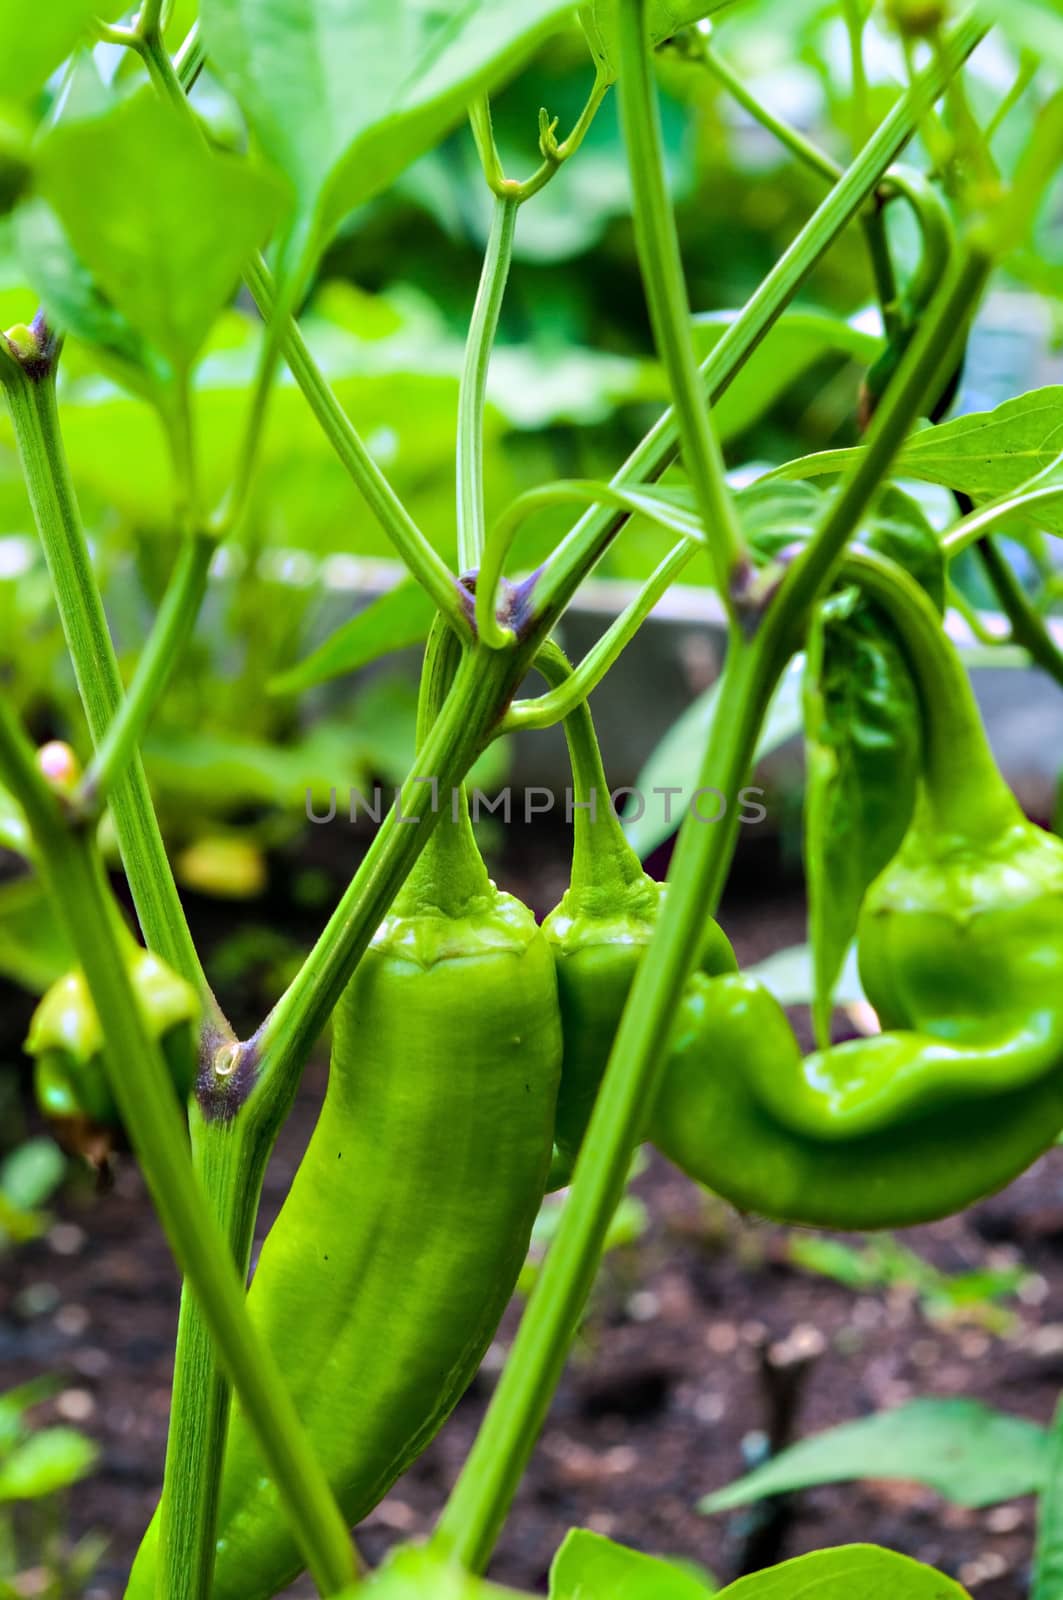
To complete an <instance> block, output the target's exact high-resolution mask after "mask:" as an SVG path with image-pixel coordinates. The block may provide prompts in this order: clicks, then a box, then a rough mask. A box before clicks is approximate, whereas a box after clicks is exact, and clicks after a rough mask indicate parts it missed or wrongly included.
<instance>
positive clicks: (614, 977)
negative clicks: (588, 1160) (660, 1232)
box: [540, 658, 737, 1188]
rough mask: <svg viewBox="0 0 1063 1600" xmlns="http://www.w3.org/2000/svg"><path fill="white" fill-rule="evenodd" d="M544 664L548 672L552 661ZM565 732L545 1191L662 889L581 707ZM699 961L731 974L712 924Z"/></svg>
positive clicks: (571, 1155) (553, 916)
mask: <svg viewBox="0 0 1063 1600" xmlns="http://www.w3.org/2000/svg"><path fill="white" fill-rule="evenodd" d="M540 661H541V664H543V665H544V669H545V670H549V663H548V662H546V663H543V662H542V658H540ZM565 734H566V738H567V740H568V747H569V758H570V762H571V765H572V779H573V789H574V798H575V801H576V806H575V807H574V809H573V819H574V830H573V848H572V879H571V883H570V885H569V887H568V889H567V890H566V891H565V894H564V895H563V896H562V899H561V901H560V903H559V904H558V905H557V906H556V907H555V909H554V910H553V911H552V912H551V913H550V915H549V916H548V917H547V918H546V921H545V922H544V923H543V933H544V934H545V935H546V938H547V940H548V941H549V943H550V945H551V948H552V949H553V952H554V958H555V961H556V963H557V988H558V999H559V1002H560V1006H561V1024H562V1032H563V1035H564V1058H563V1065H562V1069H561V1089H560V1093H559V1095H558V1101H557V1128H556V1132H555V1135H554V1137H555V1141H556V1145H557V1152H556V1156H555V1160H554V1164H553V1167H552V1168H551V1173H550V1187H551V1188H558V1187H560V1186H561V1185H562V1184H564V1183H567V1182H568V1180H569V1178H570V1176H571V1173H572V1169H573V1167H574V1166H575V1162H576V1157H577V1155H578V1154H579V1150H580V1146H581V1144H582V1142H583V1136H584V1134H585V1132H586V1130H587V1124H588V1123H589V1121H590V1118H591V1112H592V1111H593V1110H594V1102H595V1099H596V1098H597V1095H598V1090H599V1088H600V1086H601V1081H602V1077H603V1075H604V1073H605V1068H606V1065H607V1063H608V1061H609V1055H610V1052H611V1051H612V1048H613V1040H614V1039H615V1037H616V1031H617V1028H618V1027H619V1025H620V1018H621V1015H622V1013H623V1010H624V1006H625V1005H626V1003H627V997H628V995H629V993H630V991H631V985H632V983H633V982H634V979H635V973H636V971H637V970H638V965H639V962H640V961H641V959H642V956H643V953H644V951H645V949H646V946H647V945H648V944H649V942H650V939H651V938H652V937H653V933H654V929H655V928H656V926H657V918H658V915H659V913H660V909H661V905H662V903H663V898H664V893H665V886H664V885H663V884H661V883H657V882H656V881H655V880H654V879H653V878H651V877H650V876H649V875H648V873H646V872H644V871H643V869H642V863H641V862H640V861H639V858H638V856H637V855H636V854H635V852H634V850H633V849H632V848H631V845H630V844H629V843H628V841H627V838H626V837H625V834H624V830H623V828H622V827H621V825H620V822H619V820H618V818H617V816H616V813H615V812H614V810H613V809H612V803H611V801H610V798H609V789H608V785H607V783H606V778H605V772H604V770H603V768H602V760H601V755H600V753H599V750H598V745H597V741H596V739H595V735H594V726H593V723H592V720H591V714H590V708H589V707H588V706H587V704H586V702H585V701H584V702H582V703H581V704H580V705H578V706H577V707H576V709H575V710H574V711H573V712H571V713H570V714H569V716H568V717H566V719H565ZM699 960H700V965H701V968H702V970H703V971H705V972H708V973H716V972H733V971H735V970H736V966H737V963H736V962H735V957H734V951H733V950H732V949H731V944H730V941H729V939H728V938H727V935H726V934H725V933H724V931H723V929H722V928H721V927H720V926H719V925H718V924H717V923H716V922H714V921H713V920H712V918H711V917H710V918H709V919H708V920H707V922H706V927H705V932H704V936H703V940H702V947H701V954H700V957H699Z"/></svg>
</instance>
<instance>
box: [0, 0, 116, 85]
mask: <svg viewBox="0 0 1063 1600" xmlns="http://www.w3.org/2000/svg"><path fill="white" fill-rule="evenodd" d="M124 10H125V0H47V4H46V5H40V4H39V3H38V0H4V3H3V5H2V6H0V98H4V99H12V100H28V99H30V98H31V97H32V96H33V95H35V94H36V93H37V90H38V89H39V88H40V87H41V85H42V84H43V83H44V81H45V79H46V78H48V77H49V76H50V74H51V73H52V72H53V71H54V70H55V68H56V67H57V66H58V65H59V63H60V62H61V61H63V60H64V59H65V57H66V56H68V55H69V54H70V52H71V51H72V50H73V49H74V47H75V45H77V44H78V43H79V42H80V41H81V40H82V39H88V38H90V37H91V33H92V21H93V18H94V17H105V18H108V19H110V18H114V17H117V16H119V15H120V14H121V12H122V11H124Z"/></svg>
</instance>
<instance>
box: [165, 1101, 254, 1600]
mask: <svg viewBox="0 0 1063 1600" xmlns="http://www.w3.org/2000/svg"><path fill="white" fill-rule="evenodd" d="M190 1115H191V1121H192V1162H193V1166H194V1168H195V1172H196V1176H197V1178H198V1179H199V1181H200V1183H201V1184H202V1186H203V1190H204V1193H205V1194H206V1195H207V1196H209V1200H210V1209H211V1211H212V1212H213V1213H214V1216H215V1217H216V1219H217V1221H218V1224H219V1226H220V1228H221V1231H222V1233H223V1234H224V1236H225V1242H226V1247H227V1250H228V1253H229V1254H230V1255H231V1256H232V1258H233V1260H234V1262H235V1264H236V1269H237V1272H238V1273H239V1276H240V1279H241V1281H246V1278H247V1271H248V1267H249V1265H250V1260H251V1245H252V1241H253V1239H254V1232H255V1219H256V1216H257V1214H258V1201H259V1195H260V1193H261V1189H262V1179H263V1177H264V1175H265V1170H266V1164H267V1162H268V1160H269V1154H270V1150H271V1149H272V1147H273V1141H272V1139H268V1140H262V1139H261V1138H259V1139H258V1140H256V1139H255V1138H254V1130H249V1129H248V1127H247V1125H246V1124H245V1122H244V1121H243V1120H242V1119H241V1118H239V1117H236V1118H234V1119H233V1121H231V1122H223V1123H215V1124H212V1125H210V1126H209V1127H205V1126H204V1125H203V1121H202V1114H201V1113H200V1111H199V1109H198V1107H196V1106H194V1105H193V1107H192V1110H191V1113H190ZM231 1401H232V1385H231V1384H230V1382H229V1379H228V1377H227V1376H226V1373H225V1370H224V1368H223V1367H222V1366H221V1365H220V1363H219V1355H218V1348H217V1345H216V1344H215V1342H214V1335H213V1333H212V1332H211V1327H210V1322H209V1320H208V1319H207V1318H206V1317H205V1316H204V1314H203V1310H202V1308H201V1306H200V1303H199V1300H198V1299H197V1297H196V1295H195V1294H194V1293H193V1291H192V1289H191V1287H190V1285H189V1283H188V1282H187V1281H186V1282H185V1284H184V1287H183V1288H182V1291H181V1314H180V1317H179V1319H178V1323H177V1345H176V1349H175V1352H174V1379H173V1392H172V1394H171V1397H170V1427H169V1433H168V1435H167V1440H166V1469H165V1473H164V1476H163V1489H162V1498H161V1500H160V1502H159V1517H160V1524H161V1525H160V1528H159V1567H160V1571H159V1578H158V1583H159V1591H158V1592H159V1593H160V1594H165V1595H174V1596H178V1595H179V1596H181V1597H182V1600H208V1597H209V1595H210V1585H211V1579H212V1576H213V1572H214V1557H215V1551H216V1534H217V1513H218V1490H219V1486H220V1482H221V1473H222V1468H223V1466H224V1461H225V1440H226V1430H227V1428H228V1422H229V1411H230V1407H231Z"/></svg>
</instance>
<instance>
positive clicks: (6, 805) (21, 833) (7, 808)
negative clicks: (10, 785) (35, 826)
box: [0, 787, 30, 857]
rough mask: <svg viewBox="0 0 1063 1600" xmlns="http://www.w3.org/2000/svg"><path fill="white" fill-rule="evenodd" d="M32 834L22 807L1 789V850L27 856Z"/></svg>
mask: <svg viewBox="0 0 1063 1600" xmlns="http://www.w3.org/2000/svg"><path fill="white" fill-rule="evenodd" d="M29 848H30V833H29V829H28V827H27V826H26V819H25V817H24V816H23V815H22V809H21V807H20V806H19V805H18V804H17V803H16V801H15V800H14V798H13V797H12V796H11V795H10V794H8V792H7V790H6V789H4V788H3V787H0V850H13V851H14V853H15V854H16V855H18V856H23V857H25V856H27V855H28V854H29Z"/></svg>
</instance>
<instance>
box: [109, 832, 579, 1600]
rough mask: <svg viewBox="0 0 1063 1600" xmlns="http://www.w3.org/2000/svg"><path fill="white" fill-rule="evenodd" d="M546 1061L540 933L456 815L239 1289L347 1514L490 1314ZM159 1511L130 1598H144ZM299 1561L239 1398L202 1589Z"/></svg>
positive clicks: (553, 1011) (553, 1071)
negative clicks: (210, 1580) (493, 875)
mask: <svg viewBox="0 0 1063 1600" xmlns="http://www.w3.org/2000/svg"><path fill="white" fill-rule="evenodd" d="M560 1061H561V1031H560V1022H559V1017H558V1009H557V990H556V982H555V978H554V967H553V958H552V956H551V954H550V950H549V948H548V946H547V944H546V942H545V940H544V939H543V936H542V933H541V932H540V930H539V929H538V928H537V926H536V924H535V920H534V918H533V917H532V915H531V913H530V912H529V911H528V910H527V909H526V908H525V907H524V906H523V905H521V903H520V902H519V901H518V900H516V899H514V898H513V897H512V896H510V895H507V894H502V893H499V892H498V890H497V889H496V888H495V886H494V884H493V883H491V881H490V880H489V878H488V877H487V874H486V872H485V871H484V868H483V864H482V862H481V861H480V859H479V856H478V854H477V853H476V851H475V845H474V844H473V842H472V837H471V833H470V832H468V829H467V821H463V822H462V824H461V826H460V827H458V828H455V827H454V826H453V824H452V823H450V822H449V820H447V821H443V822H441V823H440V824H439V825H438V827H437V830H436V833H435V834H434V835H433V838H432V840H430V841H429V844H428V846H427V847H426V851H425V855H424V856H422V858H421V861H420V862H419V863H418V866H417V867H416V868H415V869H414V874H413V875H412V877H411V880H410V882H409V884H408V885H407V887H406V888H405V890H404V891H403V893H402V894H401V896H400V898H399V900H398V901H397V902H396V906H395V908H394V910H393V912H392V914H391V915H390V916H389V917H388V918H387V919H386V921H385V922H384V923H383V924H382V926H381V927H380V929H379V930H378V932H377V934H376V936H375V937H374V939H373V942H372V944H371V946H370V947H369V949H368V950H367V952H366V954H365V956H364V957H363V959H362V961H361V963H360V964H359V966H358V968H357V970H356V972H355V974H354V977H353V978H352V980H351V982H350V984H349V985H348V987H347V989H346V990H345V992H344V994H343V997H342V999H341V1001H340V1004H339V1006H338V1007H337V1010H336V1012H335V1016H334V1033H333V1045H332V1061H331V1067H330V1071H329V1081H328V1090H327V1093H326V1096H325V1101H324V1104H323V1107H322V1110H321V1115H320V1117H319V1120H318V1123H317V1126H316V1127H315V1129H314V1133H313V1135H312V1137H311V1140H310V1144H309V1146H308V1148H307V1151H306V1154H305V1156H304V1157H303V1160H302V1163H301V1164H300V1166H299V1169H298V1171H297V1173H296V1175H295V1179H294V1181H293V1183H292V1187H291V1190H290V1192H289V1194H288V1196H287V1199H286V1200H285V1202H284V1206H283V1208H282V1209H281V1212H280V1214H279V1216H278V1218H277V1220H276V1222H275V1223H274V1225H273V1228H272V1229H271V1231H270V1233H269V1235H268V1237H267V1239H266V1241H265V1244H264V1245H263V1247H262V1253H261V1258H260V1260H259V1263H258V1268H257V1270H256V1272H255V1275H254V1278H253V1280H252V1284H251V1289H250V1292H249V1296H248V1307H249V1310H250V1312H251V1316H252V1320H253V1321H254V1323H255V1326H256V1329H257V1331H258V1332H259V1333H260V1334H261V1335H262V1336H263V1337H264V1338H265V1339H266V1340H267V1342H268V1343H269V1346H270V1348H271V1349H272V1351H273V1353H274V1355H275V1356H276V1357H277V1359H278V1360H279V1362H280V1364H281V1367H282V1369H283V1371H284V1374H285V1377H286V1378H287V1380H288V1383H289V1385H290V1387H291V1390H292V1394H293V1396H294V1399H295V1402H296V1405H297V1407H298V1410H299V1414H300V1418H301V1420H302V1422H303V1424H304V1426H305V1428H306V1430H307V1432H308V1434H309V1436H310V1439H311V1442H312V1444H313V1446H314V1450H315V1452H316V1453H317V1455H318V1456H319V1459H320V1460H321V1462H322V1465H323V1466H324V1468H325V1471H326V1473H327V1475H328V1478H329V1481H330V1483H331V1484H332V1487H333V1489H334V1491H335V1493H336V1496H337V1498H338V1500H339V1503H340V1506H341V1507H342V1509H343V1511H344V1514H345V1515H346V1516H347V1517H348V1519H349V1520H350V1522H351V1523H352V1524H353V1523H356V1522H358V1521H359V1520H360V1519H361V1518H362V1517H364V1516H365V1515H366V1513H367V1512H368V1511H370V1510H371V1509H372V1507H373V1506H374V1505H375V1504H376V1503H377V1502H378V1501H379V1500H380V1499H381V1497H382V1496H383V1495H384V1494H385V1493H386V1492H387V1490H388V1489H389V1488H390V1486H391V1484H392V1483H394V1481H395V1479H396V1478H397V1477H398V1476H399V1475H400V1474H401V1473H402V1472H403V1471H404V1470H405V1468H406V1467H407V1466H408V1465H409V1464H410V1462H411V1461H413V1459H414V1458H415V1457H416V1456H417V1455H418V1454H419V1453H420V1452H421V1451H422V1450H423V1449H424V1447H425V1446H426V1445H427V1444H428V1442H429V1440H430V1439H431V1438H432V1437H433V1435H434V1434H435V1433H436V1432H437V1431H438V1429H439V1428H440V1426H441V1425H442V1423H443V1422H444V1420H445V1419H446V1417H447V1416H448V1415H449V1413H450V1411H451V1410H452V1409H453V1407H454V1405H455V1403H456V1402H457V1400H458V1399H459V1398H460V1396H461V1394H462V1393H463V1391H464V1390H465V1388H466V1387H467V1385H468V1383H469V1382H470V1380H471V1379H472V1377H473V1375H474V1374H475V1372H476V1369H477V1367H478V1366H479V1363H480V1360H481V1358H482V1357H483V1354H484V1352H485V1350H486V1349H487V1346H488V1344H489V1343H490V1341H491V1339H492V1337H493V1335H494V1333H495V1331H496V1329H497V1326H498V1323H499V1319H500V1318H501V1315H502V1312H503V1310H504V1309H505V1306H506V1303H507V1301H508V1300H509V1297H510V1295H511V1293H512V1291H513V1288H514V1285H515V1283H516V1280H517V1275H518V1273H519V1271H520V1268H521V1265H522V1264H523V1262H524V1259H525V1255H526V1252H527V1247H528V1242H529V1237H530V1233H531V1226H532V1222H533V1221H534V1218H535V1215H536V1212H537V1211H538V1208H539V1204H540V1201H541V1199H542V1195H543V1189H544V1184H545V1180H546V1173H547V1168H548V1165H549V1161H550V1154H551V1146H552V1136H553V1122H554V1110H555V1101H556V1096H557V1084H558V1076H559V1071H560ZM156 1524H157V1518H156ZM156 1524H153V1526H152V1529H151V1530H149V1536H148V1539H147V1541H146V1542H145V1545H144V1547H142V1550H141V1554H140V1556H139V1557H138V1560H137V1565H136V1567H135V1568H134V1574H133V1581H132V1583H131V1586H130V1589H129V1591H128V1593H129V1594H130V1595H136V1596H144V1597H147V1596H149V1595H151V1594H152V1592H153V1590H152V1584H153V1582H154V1555H155V1544H154V1539H155V1536H156V1534H157V1527H156ZM302 1566H303V1559H302V1556H301V1554H300V1552H299V1549H298V1547H297V1545H296V1543H295V1540H294V1538H293V1537H292V1534H291V1532H290V1530H289V1528H288V1525H287V1522H286V1520H285V1517H284V1513H283V1510H282V1509H281V1505H280V1501H279V1498H278V1495H277V1492H276V1488H275V1486H274V1484H273V1483H272V1481H271V1480H270V1479H269V1477H268V1476H267V1473H266V1469H265V1467H264V1466H263V1464H262V1461H261V1459H260V1457H259V1454H258V1449H257V1446H256V1444H255V1441H254V1439H253V1437H252V1435H251V1432H250V1429H249V1428H248V1426H247V1424H246V1422H245V1421H244V1418H243V1416H242V1414H241V1412H240V1410H239V1407H238V1405H237V1404H235V1403H234V1409H233V1414H232V1419H231V1422H230V1428H229V1441H228V1449H227V1453H226V1458H225V1469H224V1475H223V1480H222V1487H221V1500H220V1507H219V1520H218V1549H217V1564H216V1568H215V1577H214V1586H213V1588H212V1590H211V1593H212V1595H213V1596H214V1597H215V1600H265V1597H266V1596H269V1595H273V1594H275V1593H276V1592H277V1591H278V1590H279V1589H281V1588H283V1587H284V1586H285V1585H286V1584H287V1583H288V1582H290V1581H291V1579H292V1578H293V1577H294V1576H295V1574H296V1573H297V1572H299V1570H300V1569H301V1568H302Z"/></svg>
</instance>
